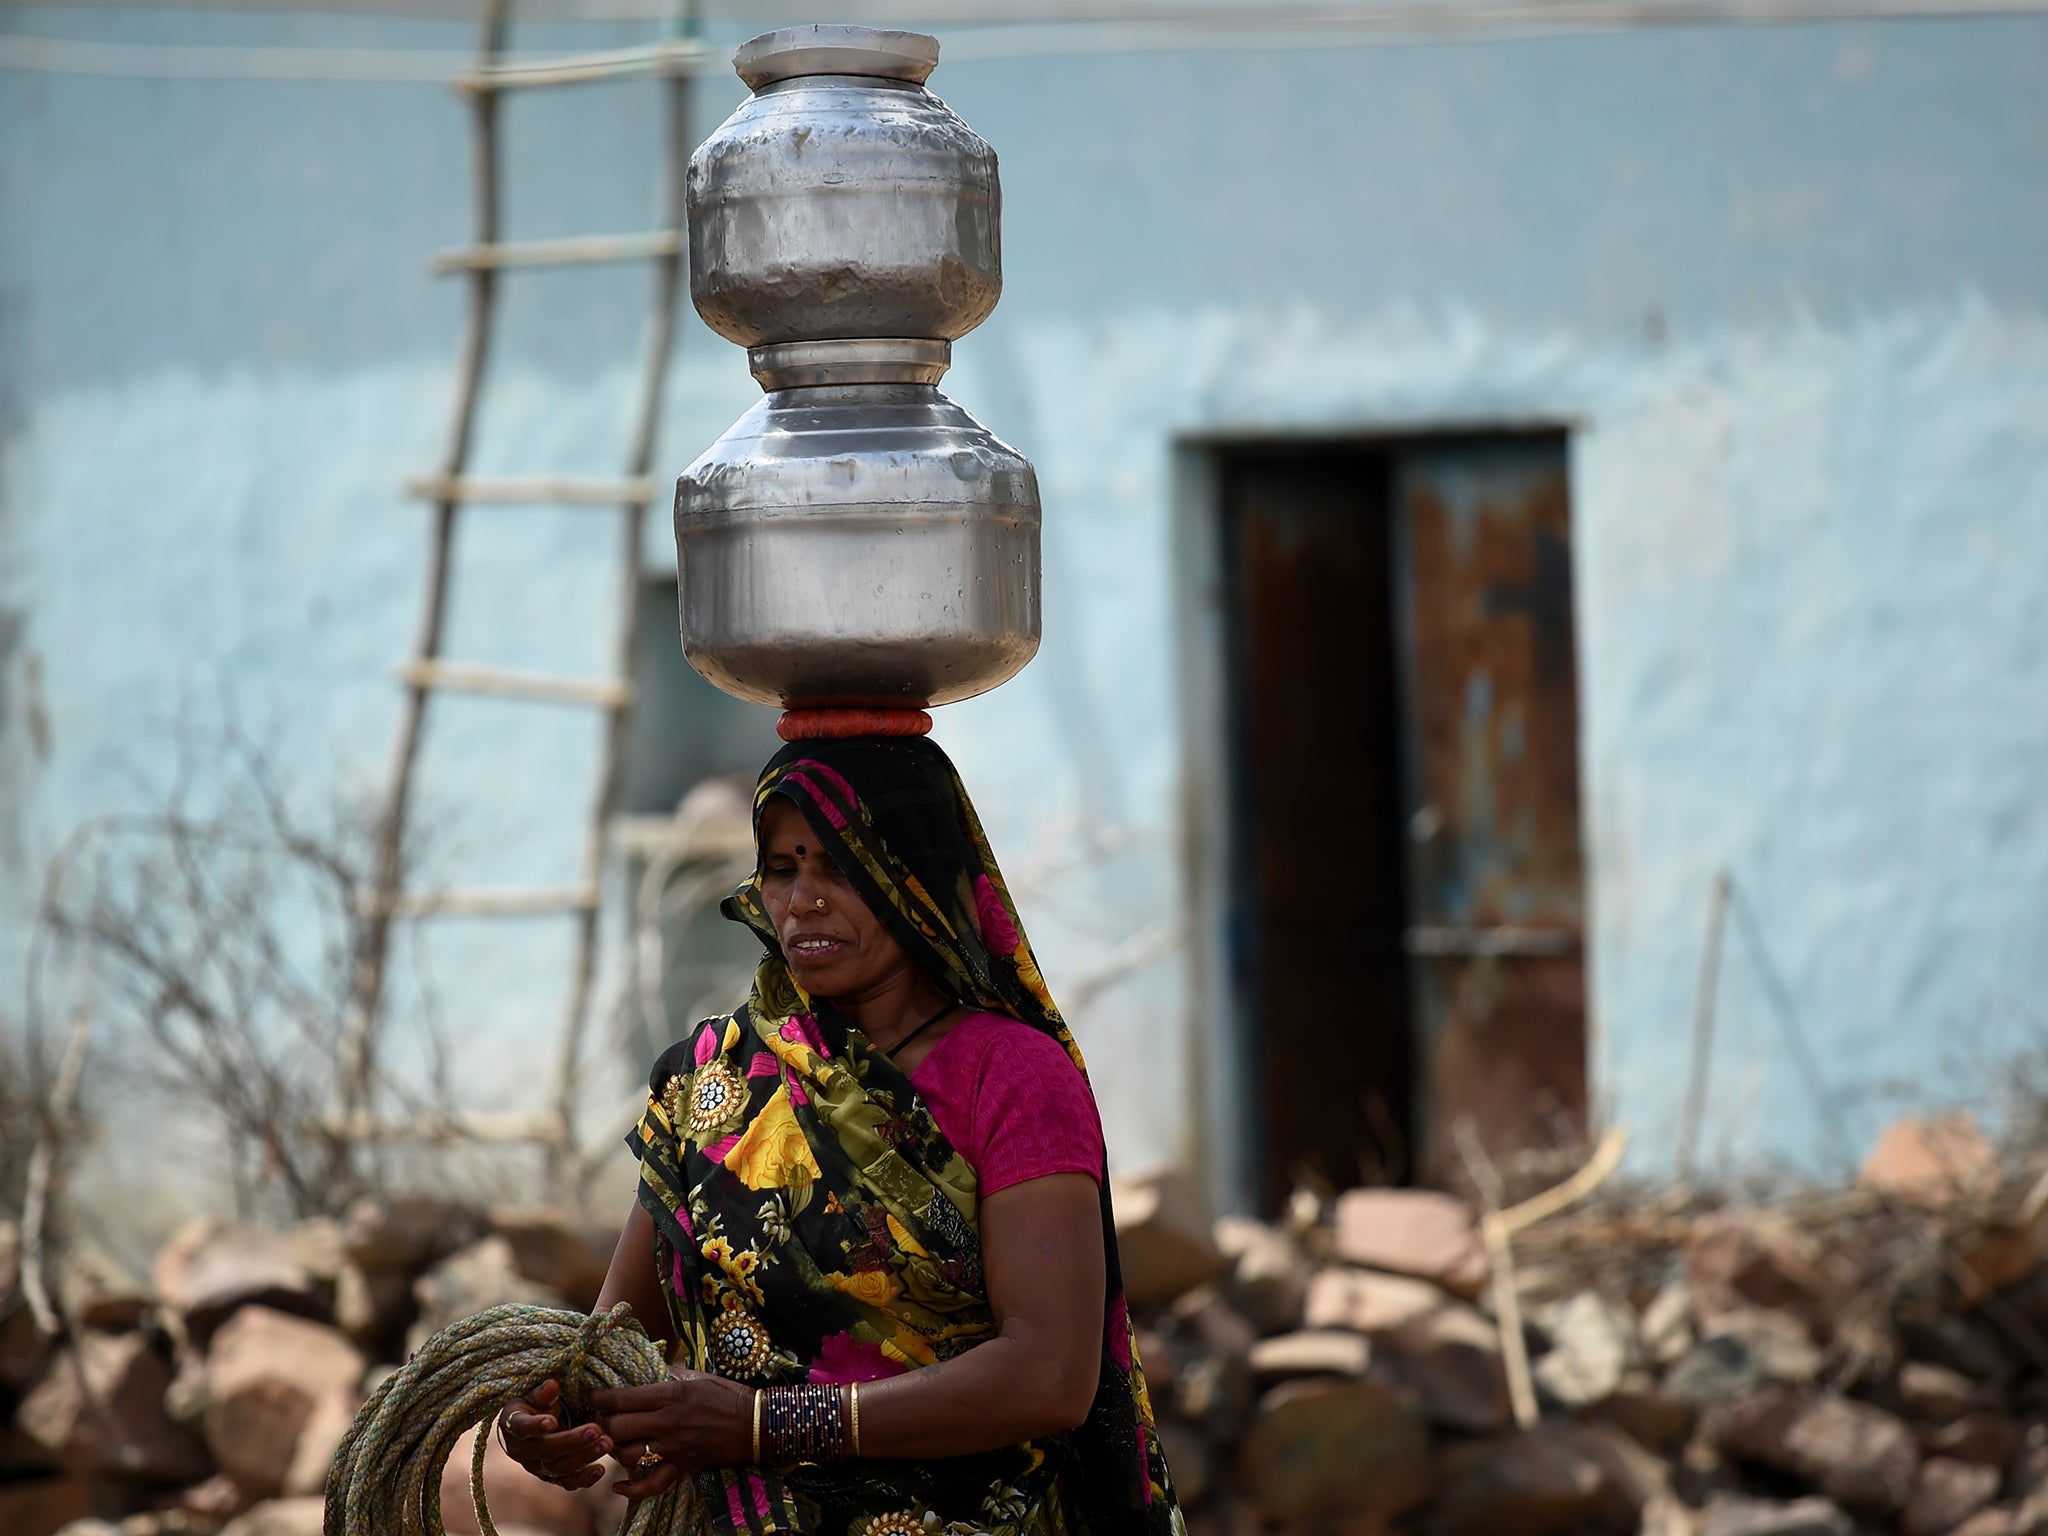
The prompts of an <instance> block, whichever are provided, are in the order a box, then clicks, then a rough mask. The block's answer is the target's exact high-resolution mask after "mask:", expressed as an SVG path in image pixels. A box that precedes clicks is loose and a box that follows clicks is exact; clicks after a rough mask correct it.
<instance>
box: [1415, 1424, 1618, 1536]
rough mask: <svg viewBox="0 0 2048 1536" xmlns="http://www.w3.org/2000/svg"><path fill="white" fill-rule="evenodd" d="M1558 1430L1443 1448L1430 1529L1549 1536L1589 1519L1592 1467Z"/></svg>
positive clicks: (1462, 1534)
mask: <svg viewBox="0 0 2048 1536" xmlns="http://www.w3.org/2000/svg"><path fill="white" fill-rule="evenodd" d="M1575 1441H1576V1437H1575V1436H1573V1435H1570V1434H1568V1433H1563V1432H1561V1430H1560V1427H1558V1426H1548V1425H1539V1426H1538V1427H1537V1428H1535V1429H1529V1430H1515V1431H1513V1432H1511V1433H1508V1434H1505V1435H1495V1436H1492V1437H1491V1438H1489V1439H1485V1440H1467V1441H1461V1442H1460V1443H1458V1444H1456V1445H1453V1446H1449V1447H1447V1448H1446V1449H1445V1450H1444V1451H1443V1453H1442V1454H1441V1455H1440V1456H1438V1457H1437V1468H1436V1473H1437V1495H1436V1498H1435V1500H1434V1501H1433V1502H1432V1504H1431V1505H1430V1510H1429V1516H1428V1521H1429V1524H1430V1526H1431V1528H1432V1529H1434V1530H1440V1531H1443V1532H1446V1533H1451V1536H1556V1533H1562V1532H1567V1531H1576V1530H1579V1529H1580V1528H1581V1527H1582V1526H1584V1525H1585V1524H1586V1523H1587V1522H1588V1521H1589V1520H1591V1519H1592V1518H1593V1517H1594V1514H1595V1512H1596V1511H1597V1510H1598V1509H1599V1507H1600V1503H1601V1496H1602V1494H1603V1493H1604V1492H1605V1478H1604V1476H1603V1474H1602V1471H1601V1468H1600V1465H1599V1463H1597V1462H1596V1461H1594V1460H1593V1459H1592V1458H1591V1457H1589V1456H1587V1455H1586V1454H1585V1453H1584V1451H1583V1449H1582V1448H1581V1447H1580V1446H1579V1445H1577V1444H1576V1443H1575Z"/></svg>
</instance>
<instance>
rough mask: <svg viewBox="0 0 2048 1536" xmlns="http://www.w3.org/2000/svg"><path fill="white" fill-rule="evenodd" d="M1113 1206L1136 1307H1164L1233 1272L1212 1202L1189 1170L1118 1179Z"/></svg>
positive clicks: (1126, 1284)
mask: <svg viewBox="0 0 2048 1536" xmlns="http://www.w3.org/2000/svg"><path fill="white" fill-rule="evenodd" d="M1110 1205H1111V1208H1112V1209H1113V1211H1114V1212H1115V1216H1116V1245H1117V1252H1118V1255H1119V1257H1120V1258H1121V1260H1122V1262H1123V1273H1124V1291H1125V1293H1126V1294H1127V1295H1128V1296H1129V1297H1130V1299H1131V1301H1132V1302H1133V1303H1134V1304H1136V1305H1138V1306H1154V1305H1163V1304H1164V1303H1166V1302H1170V1301H1172V1300H1173V1299H1174V1298H1175V1297H1177V1296H1181V1295H1183V1294H1185V1293H1186V1292H1188V1291H1191V1290H1193V1289H1194V1288H1195V1287H1196V1286H1198V1285H1201V1284H1203V1283H1204V1282H1206V1281H1210V1280H1214V1279H1215V1278H1217V1276H1219V1275H1221V1274H1222V1273H1223V1271H1224V1269H1225V1268H1226V1267H1227V1265H1226V1262H1225V1260H1224V1257H1223V1255H1222V1254H1221V1253H1219V1252H1217V1250H1216V1241H1215V1238H1214V1236H1213V1235H1212V1233H1211V1226H1212V1223H1211V1221H1210V1219H1209V1211H1208V1202H1207V1200H1206V1199H1204V1198H1203V1195H1202V1192H1201V1190H1200V1188H1199V1187H1198V1186H1197V1185H1196V1183H1195V1180H1194V1177H1193V1175H1191V1174H1189V1173H1188V1172H1187V1171H1186V1170H1184V1169H1180V1168H1155V1169H1152V1170H1150V1171H1148V1172H1145V1173H1141V1174H1132V1175H1126V1176H1120V1177H1115V1178H1112V1179H1111V1180H1110Z"/></svg>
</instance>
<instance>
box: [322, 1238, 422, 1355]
mask: <svg viewBox="0 0 2048 1536" xmlns="http://www.w3.org/2000/svg"><path fill="white" fill-rule="evenodd" d="M418 1316H419V1302H418V1301H417V1300H416V1299H415V1298H414V1296H413V1289H412V1276H411V1274H410V1273H408V1272H407V1271H405V1270H402V1269H364V1268H363V1267H362V1266H361V1265H360V1264H358V1263H356V1262H355V1261H354V1260H353V1259H351V1260H349V1261H348V1262H347V1263H346V1264H344V1265H343V1266H342V1268H341V1273H340V1274H339V1275H337V1276H336V1277H335V1281H334V1325H335V1327H337V1328H339V1329H340V1330H341V1331H342V1332H343V1333H345V1334H347V1335H348V1336H349V1338H350V1339H352V1340H353V1341H354V1342H355V1343H356V1344H357V1345H358V1346H359V1347H360V1348H362V1349H364V1350H366V1351H368V1352H369V1353H372V1354H376V1353H378V1352H379V1351H380V1348H381V1347H385V1346H395V1345H397V1344H398V1343H399V1342H400V1341H401V1340H403V1339H404V1337H405V1330H406V1329H407V1328H409V1327H410V1326H411V1325H412V1322H413V1320H414V1319H415V1318H417V1317H418Z"/></svg>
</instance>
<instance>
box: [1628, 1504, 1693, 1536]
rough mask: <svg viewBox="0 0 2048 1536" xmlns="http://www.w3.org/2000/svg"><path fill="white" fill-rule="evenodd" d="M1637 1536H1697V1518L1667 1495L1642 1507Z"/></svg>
mask: <svg viewBox="0 0 2048 1536" xmlns="http://www.w3.org/2000/svg"><path fill="white" fill-rule="evenodd" d="M1636 1531H1637V1536H1698V1533H1699V1517H1698V1516H1697V1515H1695V1514H1694V1513H1693V1511H1691V1510H1689V1509H1687V1508H1686V1507H1685V1505H1683V1504H1682V1503H1680V1502H1679V1501H1678V1500H1677V1499H1675V1498H1673V1497H1671V1496H1670V1495H1668V1494H1664V1495H1660V1496H1659V1497H1657V1498H1654V1499H1652V1500H1651V1501H1650V1502H1649V1503H1648V1504H1646V1505H1644V1506H1643V1519H1642V1524H1641V1525H1639V1526H1638V1527H1637V1528H1636Z"/></svg>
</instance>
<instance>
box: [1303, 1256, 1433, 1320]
mask: <svg viewBox="0 0 2048 1536" xmlns="http://www.w3.org/2000/svg"><path fill="white" fill-rule="evenodd" d="M1449 1299H1450V1295H1449V1293H1448V1292H1447V1291H1445V1290H1444V1289H1443V1288H1442V1287H1440V1286H1435V1285H1431V1284H1430V1283H1429V1282H1428V1281H1427V1280H1416V1279H1412V1278H1410V1277H1409V1276H1407V1275H1388V1274H1382V1273H1380V1272H1378V1271H1376V1270H1370V1269H1348V1268H1344V1267H1342V1266H1339V1265H1332V1266H1331V1267H1329V1268H1327V1269H1319V1270H1317V1271H1316V1272H1315V1274H1314V1275H1313V1276H1311V1277H1310V1279H1309V1283H1308V1295H1307V1298H1306V1300H1305V1302H1304V1303H1303V1306H1302V1325H1303V1326H1304V1327H1308V1328H1355V1329H1356V1330H1358V1332H1360V1333H1391V1332H1393V1331H1394V1330H1395V1329H1396V1328H1399V1327H1400V1326H1401V1325H1402V1324H1403V1323H1406V1322H1409V1321H1411V1320H1412V1319H1414V1318H1417V1317H1420V1316H1422V1315H1423V1314H1424V1313H1425V1312H1433V1311H1435V1310H1436V1309H1437V1308H1438V1307H1441V1306H1443V1305H1444V1304H1445V1303H1446V1302H1447V1301H1448V1300H1449Z"/></svg>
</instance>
